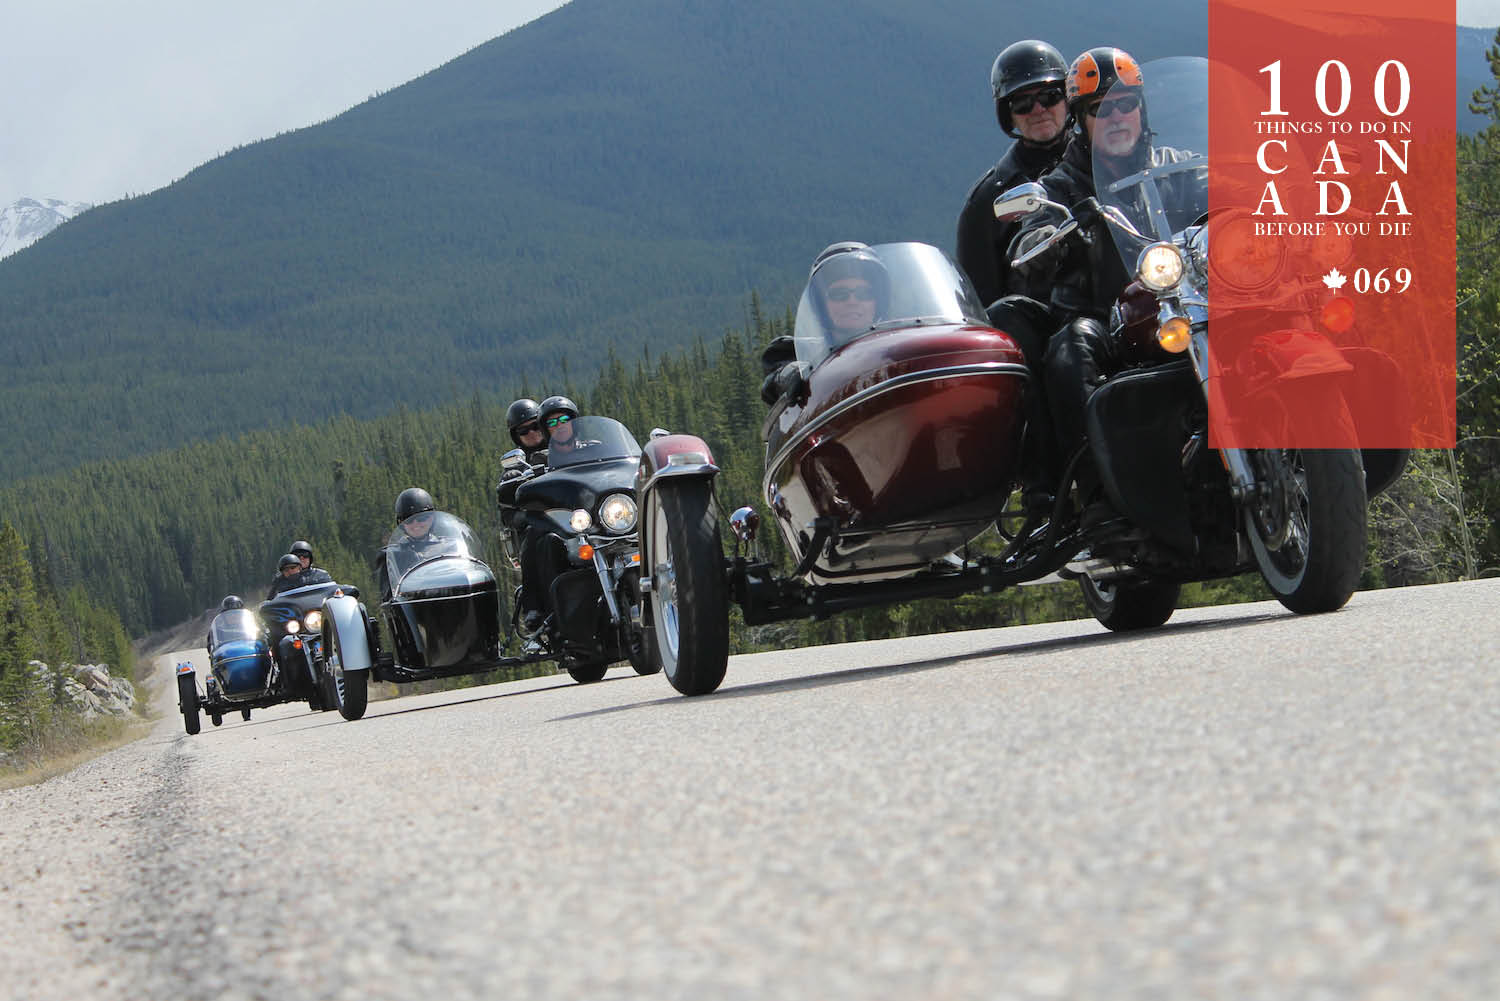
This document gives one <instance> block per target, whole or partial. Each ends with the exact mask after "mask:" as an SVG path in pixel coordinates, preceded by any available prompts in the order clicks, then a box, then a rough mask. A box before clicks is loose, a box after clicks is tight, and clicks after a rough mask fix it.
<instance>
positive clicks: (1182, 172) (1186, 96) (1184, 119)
mask: <svg viewBox="0 0 1500 1001" xmlns="http://www.w3.org/2000/svg"><path fill="white" fill-rule="evenodd" d="M1141 77H1142V81H1143V83H1144V87H1135V86H1127V85H1126V83H1125V82H1124V81H1122V82H1120V83H1117V84H1115V86H1114V87H1113V88H1111V89H1110V91H1109V93H1107V94H1105V96H1104V98H1103V100H1102V101H1100V102H1099V103H1098V105H1097V108H1098V114H1095V115H1087V114H1086V113H1085V123H1084V127H1085V129H1086V130H1089V131H1090V133H1091V134H1090V143H1091V146H1092V152H1093V168H1094V191H1095V195H1096V197H1098V199H1099V201H1100V203H1101V204H1103V205H1105V206H1111V207H1113V208H1115V209H1118V210H1119V211H1120V212H1121V213H1123V215H1124V218H1125V219H1126V220H1128V222H1129V223H1130V226H1131V227H1132V228H1133V229H1134V230H1135V231H1136V232H1135V233H1132V232H1130V230H1129V229H1127V228H1126V227H1124V226H1121V225H1118V224H1111V225H1109V227H1108V229H1109V232H1110V235H1111V236H1112V237H1113V239H1114V245H1115V248H1116V250H1118V252H1119V254H1120V258H1121V263H1122V264H1123V265H1124V268H1125V273H1126V274H1127V275H1129V276H1130V277H1131V278H1132V279H1133V278H1135V277H1136V266H1137V261H1138V259H1139V258H1140V255H1141V251H1142V250H1144V249H1145V248H1146V247H1147V246H1149V245H1150V244H1152V243H1156V242H1159V241H1168V242H1170V241H1171V240H1172V237H1173V236H1174V235H1175V234H1177V233H1179V232H1181V231H1182V230H1184V229H1186V228H1187V227H1188V226H1191V225H1193V224H1194V223H1195V222H1198V221H1199V220H1200V218H1201V217H1202V216H1203V214H1204V213H1205V212H1207V211H1208V60H1206V59H1202V58H1198V57H1188V56H1180V57H1175V58H1171V59H1158V60H1155V61H1154V62H1149V63H1146V64H1145V65H1144V66H1142V67H1141Z"/></svg>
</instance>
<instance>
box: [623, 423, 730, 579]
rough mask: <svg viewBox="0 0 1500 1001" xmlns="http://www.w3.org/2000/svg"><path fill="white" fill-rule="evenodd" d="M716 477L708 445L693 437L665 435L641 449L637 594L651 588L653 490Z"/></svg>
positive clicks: (637, 478)
mask: <svg viewBox="0 0 1500 1001" xmlns="http://www.w3.org/2000/svg"><path fill="white" fill-rule="evenodd" d="M718 475H719V467H718V466H717V465H715V464H714V456H713V452H711V451H710V450H709V447H708V443H707V442H705V441H704V440H703V439H702V438H699V437H698V436H697V435H693V434H666V435H658V436H657V437H653V438H652V439H650V440H649V441H647V442H646V445H645V447H644V448H642V449H641V464H640V468H639V469H638V470H636V474H635V496H636V502H637V503H638V504H639V505H640V518H639V521H638V522H637V523H636V531H637V532H638V533H639V536H638V538H639V539H640V543H641V590H642V592H645V591H649V590H650V588H651V572H652V571H651V567H653V566H654V565H655V562H654V559H653V556H652V549H653V543H654V541H655V540H653V539H652V538H651V525H652V523H653V519H654V517H655V505H656V486H657V484H659V483H661V482H662V481H664V480H675V479H705V480H711V479H713V478H714V477H715V476H718Z"/></svg>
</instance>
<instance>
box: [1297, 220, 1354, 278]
mask: <svg viewBox="0 0 1500 1001" xmlns="http://www.w3.org/2000/svg"><path fill="white" fill-rule="evenodd" d="M1307 256H1308V257H1310V258H1311V259H1312V262H1313V266H1314V267H1316V268H1317V269H1318V270H1319V271H1325V270H1327V269H1328V268H1336V267H1338V266H1339V265H1340V264H1346V263H1348V261H1349V258H1351V257H1353V256H1354V237H1352V236H1350V235H1349V234H1348V233H1337V232H1334V231H1333V227H1332V226H1330V227H1328V231H1327V232H1324V233H1320V234H1318V235H1317V236H1315V237H1313V238H1312V239H1311V240H1310V241H1308V245H1307Z"/></svg>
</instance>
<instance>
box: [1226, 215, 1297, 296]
mask: <svg viewBox="0 0 1500 1001" xmlns="http://www.w3.org/2000/svg"><path fill="white" fill-rule="evenodd" d="M1210 226H1211V228H1212V232H1211V233H1210V235H1209V253H1208V264H1209V269H1210V271H1211V272H1212V274H1213V276H1214V277H1215V278H1217V279H1219V280H1220V281H1222V282H1223V283H1224V284H1226V285H1228V286H1229V287H1230V288H1231V289H1234V290H1235V291H1237V292H1254V291H1257V290H1259V289H1262V288H1264V287H1265V286H1267V285H1269V284H1271V282H1272V281H1274V280H1275V279H1276V276H1277V275H1278V274H1280V273H1281V268H1282V265H1283V264H1284V263H1285V262H1286V244H1285V243H1284V242H1283V241H1281V240H1272V239H1267V238H1266V237H1263V236H1259V237H1258V236H1256V235H1255V220H1254V219H1252V218H1250V217H1249V216H1236V217H1234V218H1233V219H1226V220H1224V221H1223V222H1221V223H1219V225H1218V226H1216V227H1214V226H1212V223H1210Z"/></svg>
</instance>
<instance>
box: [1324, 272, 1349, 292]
mask: <svg viewBox="0 0 1500 1001" xmlns="http://www.w3.org/2000/svg"><path fill="white" fill-rule="evenodd" d="M1348 280H1349V278H1348V276H1347V275H1341V274H1339V269H1338V268H1329V269H1328V274H1326V275H1324V276H1323V284H1324V285H1327V286H1328V287H1329V288H1331V289H1333V290H1334V291H1338V290H1339V289H1341V288H1343V287H1344V282H1346V281H1348Z"/></svg>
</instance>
